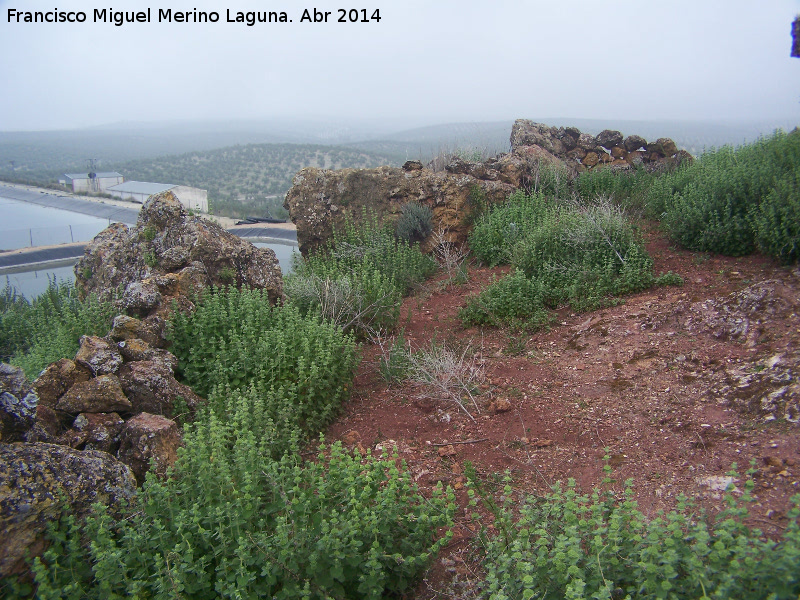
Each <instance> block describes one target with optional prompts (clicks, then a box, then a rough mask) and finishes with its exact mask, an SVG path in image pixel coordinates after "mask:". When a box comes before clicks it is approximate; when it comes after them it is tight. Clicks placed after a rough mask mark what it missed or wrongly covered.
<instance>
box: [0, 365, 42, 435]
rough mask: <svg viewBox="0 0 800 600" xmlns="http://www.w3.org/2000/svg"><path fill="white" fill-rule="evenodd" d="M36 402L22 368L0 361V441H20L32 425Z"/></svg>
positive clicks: (33, 392)
mask: <svg viewBox="0 0 800 600" xmlns="http://www.w3.org/2000/svg"><path fill="white" fill-rule="evenodd" d="M38 403H39V398H38V396H37V395H36V392H35V391H34V390H32V389H31V386H30V384H29V383H28V380H27V379H26V378H25V373H24V372H23V371H22V369H20V368H18V367H13V366H11V365H9V364H6V363H0V441H2V442H6V443H8V442H18V441H22V440H23V439H24V436H25V433H26V432H27V431H28V430H29V429H30V428H31V427H32V426H33V422H34V417H35V416H36V405H37V404H38Z"/></svg>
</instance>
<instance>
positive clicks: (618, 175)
mask: <svg viewBox="0 0 800 600" xmlns="http://www.w3.org/2000/svg"><path fill="white" fill-rule="evenodd" d="M658 176H659V174H657V173H652V172H649V171H647V170H646V169H645V168H644V167H642V166H638V167H636V168H633V169H625V170H617V169H613V168H602V169H592V170H591V171H587V172H585V173H581V174H580V175H579V176H578V178H577V179H576V181H575V188H576V191H577V192H578V194H579V195H580V197H581V198H583V199H584V200H590V199H592V198H597V197H601V198H610V199H611V200H612V201H613V202H614V203H615V204H617V205H619V206H624V207H625V208H626V209H630V210H637V211H641V212H643V213H644V214H646V215H647V216H650V217H657V216H658V213H655V212H654V211H653V210H652V208H651V207H649V206H648V205H647V203H646V200H647V194H648V191H649V189H650V187H651V186H652V185H653V182H654V181H655V180H656V179H657V178H658Z"/></svg>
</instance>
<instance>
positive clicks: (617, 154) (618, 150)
mask: <svg viewBox="0 0 800 600" xmlns="http://www.w3.org/2000/svg"><path fill="white" fill-rule="evenodd" d="M611 156H612V157H613V158H614V159H618V158H621V159H623V160H624V159H625V157H626V156H628V151H627V150H625V148H622V147H620V146H614V147H613V148H612V149H611Z"/></svg>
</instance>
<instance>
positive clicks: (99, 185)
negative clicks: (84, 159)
mask: <svg viewBox="0 0 800 600" xmlns="http://www.w3.org/2000/svg"><path fill="white" fill-rule="evenodd" d="M91 175H94V177H91ZM123 181H125V178H124V177H123V176H122V175H120V174H119V173H117V172H116V171H106V172H104V173H66V174H65V175H64V179H59V181H58V182H59V183H60V184H62V185H65V186H67V187H71V188H72V192H73V193H75V194H80V193H87V192H91V193H101V192H105V191H106V190H107V189H108V188H109V187H111V186H112V185H118V184H120V183H122V182H123Z"/></svg>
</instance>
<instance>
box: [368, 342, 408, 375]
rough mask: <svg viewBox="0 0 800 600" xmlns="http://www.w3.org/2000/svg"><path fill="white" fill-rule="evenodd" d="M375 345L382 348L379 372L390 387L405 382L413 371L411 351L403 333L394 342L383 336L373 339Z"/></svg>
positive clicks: (379, 358)
mask: <svg viewBox="0 0 800 600" xmlns="http://www.w3.org/2000/svg"><path fill="white" fill-rule="evenodd" d="M372 341H373V343H374V344H376V345H377V346H378V347H379V348H380V352H381V355H380V356H379V357H378V372H379V373H380V374H381V378H382V379H383V380H384V381H385V382H386V383H387V384H389V385H391V384H393V383H400V382H402V381H405V380H406V379H407V377H408V373H409V370H410V369H411V350H410V348H409V347H408V344H407V342H406V339H405V336H404V335H403V332H402V331H401V332H400V333H399V334H397V336H396V337H395V338H394V339H393V340H391V341H390V340H387V339H386V338H385V337H383V336H380V335H378V336H376V337H375V338H373V340H372Z"/></svg>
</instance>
